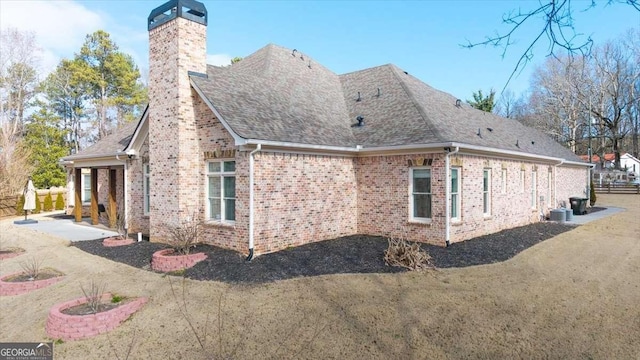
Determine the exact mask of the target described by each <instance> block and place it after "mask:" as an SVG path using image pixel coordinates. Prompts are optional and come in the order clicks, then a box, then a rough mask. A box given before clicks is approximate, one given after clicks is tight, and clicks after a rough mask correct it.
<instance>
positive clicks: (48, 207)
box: [43, 192, 53, 211]
mask: <svg viewBox="0 0 640 360" xmlns="http://www.w3.org/2000/svg"><path fill="white" fill-rule="evenodd" d="M43 208H44V211H52V210H53V197H52V196H51V192H49V193H48V194H47V196H45V197H44V205H43Z"/></svg>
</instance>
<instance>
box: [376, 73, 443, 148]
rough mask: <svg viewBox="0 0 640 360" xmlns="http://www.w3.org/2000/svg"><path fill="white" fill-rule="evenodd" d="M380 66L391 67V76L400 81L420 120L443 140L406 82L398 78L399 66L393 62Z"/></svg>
mask: <svg viewBox="0 0 640 360" xmlns="http://www.w3.org/2000/svg"><path fill="white" fill-rule="evenodd" d="M382 66H386V67H388V68H390V69H391V73H392V74H393V76H394V77H395V78H396V79H398V83H400V86H401V87H402V90H403V91H404V92H405V93H406V94H407V96H408V97H409V99H410V100H411V103H413V106H415V108H416V110H418V113H419V114H420V116H421V117H422V120H424V123H425V125H427V127H428V128H429V130H431V132H433V134H434V135H435V136H436V137H437V138H438V139H440V140H444V139H442V137H441V136H440V132H439V131H438V130H437V129H436V127H435V126H433V124H432V123H431V121H429V118H428V117H427V112H426V111H425V109H424V108H422V106H421V105H420V103H419V102H418V100H417V99H416V97H415V95H414V94H413V92H412V91H411V90H410V89H409V87H408V86H407V84H406V83H405V82H404V80H403V79H401V78H400V74H398V72H397V70H400V68H398V67H397V66H395V65H393V64H387V65H382ZM404 73H405V74H406V75H407V76H408V75H409V73H407V72H404Z"/></svg>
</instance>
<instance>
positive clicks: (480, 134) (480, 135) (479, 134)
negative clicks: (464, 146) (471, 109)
mask: <svg viewBox="0 0 640 360" xmlns="http://www.w3.org/2000/svg"><path fill="white" fill-rule="evenodd" d="M476 135H478V136H479V137H482V133H481V132H480V128H478V133H477V134H476Z"/></svg>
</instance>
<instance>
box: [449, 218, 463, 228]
mask: <svg viewBox="0 0 640 360" xmlns="http://www.w3.org/2000/svg"><path fill="white" fill-rule="evenodd" d="M450 224H451V226H462V225H463V224H464V222H463V221H462V220H453V219H451V222H450Z"/></svg>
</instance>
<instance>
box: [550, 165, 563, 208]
mask: <svg viewBox="0 0 640 360" xmlns="http://www.w3.org/2000/svg"><path fill="white" fill-rule="evenodd" d="M562 164H564V159H563V160H560V162H559V163H557V164H555V165H553V203H554V207H553V209H556V208H557V206H558V188H557V187H556V186H557V184H558V181H557V179H558V166H560V165H562Z"/></svg>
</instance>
